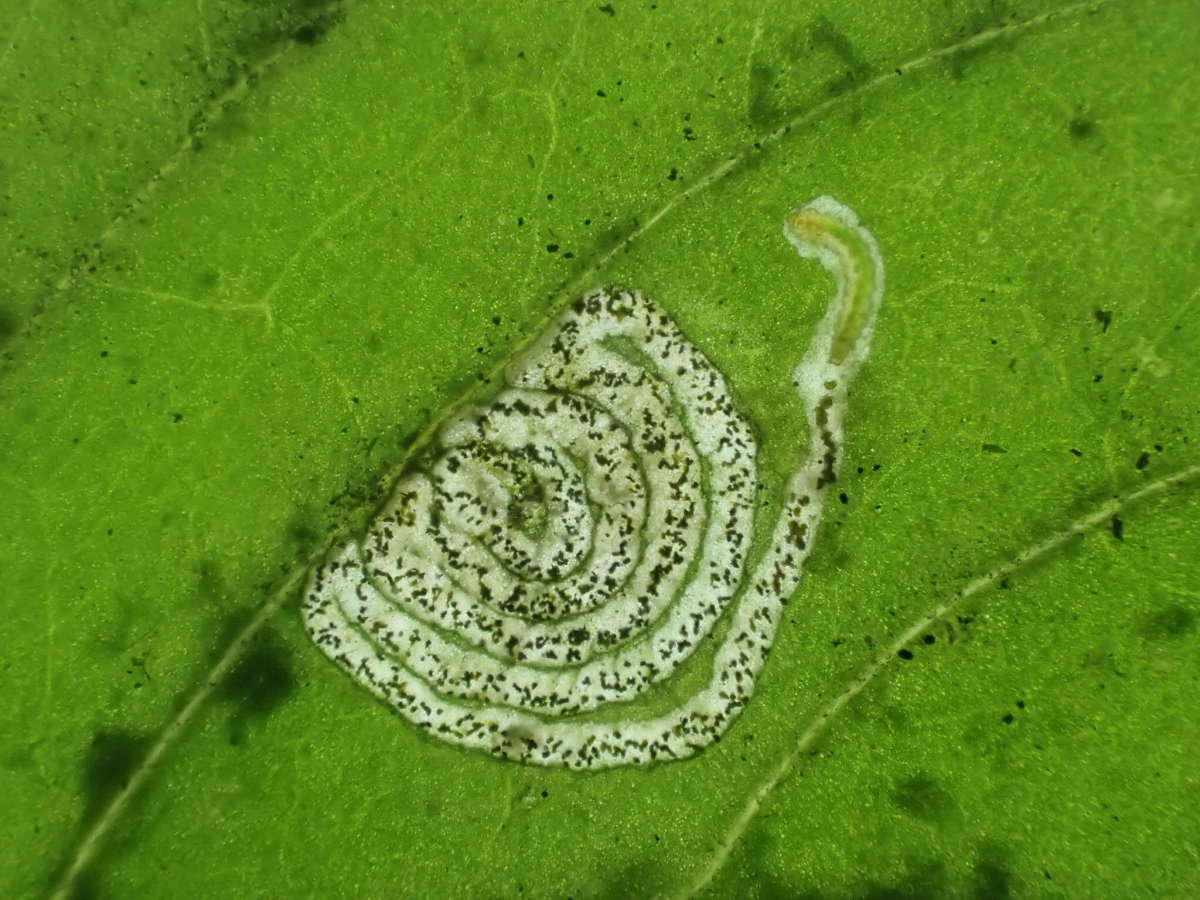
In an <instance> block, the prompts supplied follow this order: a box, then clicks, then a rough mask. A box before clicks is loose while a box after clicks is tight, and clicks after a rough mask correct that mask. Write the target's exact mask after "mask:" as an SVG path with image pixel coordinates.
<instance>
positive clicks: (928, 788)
mask: <svg viewBox="0 0 1200 900" xmlns="http://www.w3.org/2000/svg"><path fill="white" fill-rule="evenodd" d="M892 803H894V804H895V805H896V806H897V807H899V808H900V809H902V810H903V811H904V812H906V813H908V814H909V815H910V816H912V817H914V818H917V819H920V820H921V821H923V822H930V823H932V824H942V823H944V822H946V820H947V819H948V818H949V817H950V815H951V814H952V813H953V812H954V798H953V797H952V796H951V794H950V792H949V791H947V790H946V789H945V788H943V787H942V786H941V784H939V783H938V781H937V780H936V779H935V778H931V777H930V776H929V775H924V774H921V775H914V776H913V777H911V778H906V779H904V780H903V781H899V782H897V783H896V787H895V789H894V790H893V791H892Z"/></svg>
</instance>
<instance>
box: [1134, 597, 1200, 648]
mask: <svg viewBox="0 0 1200 900" xmlns="http://www.w3.org/2000/svg"><path fill="white" fill-rule="evenodd" d="M1198 623H1200V615H1197V613H1196V610H1194V609H1192V608H1191V607H1188V606H1184V605H1183V604H1182V603H1172V604H1169V605H1167V606H1163V607H1161V608H1159V609H1157V610H1155V611H1154V612H1152V613H1151V614H1150V615H1149V616H1147V618H1146V621H1145V622H1144V623H1143V624H1142V629H1141V631H1142V635H1143V636H1145V637H1147V638H1150V639H1151V640H1155V641H1169V640H1175V639H1176V638H1181V637H1184V636H1186V635H1189V634H1194V633H1195V631H1196V628H1197V624H1198Z"/></svg>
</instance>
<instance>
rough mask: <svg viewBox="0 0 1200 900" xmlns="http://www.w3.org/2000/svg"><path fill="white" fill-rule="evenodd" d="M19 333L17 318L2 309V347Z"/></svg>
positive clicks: (0, 310)
mask: <svg viewBox="0 0 1200 900" xmlns="http://www.w3.org/2000/svg"><path fill="white" fill-rule="evenodd" d="M16 333H17V317H16V316H14V315H13V314H12V313H10V312H9V311H8V310H6V309H0V347H3V346H4V345H5V344H7V343H8V342H9V340H10V339H11V338H12V337H13V335H15V334H16Z"/></svg>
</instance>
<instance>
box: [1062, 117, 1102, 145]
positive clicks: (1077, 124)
mask: <svg viewBox="0 0 1200 900" xmlns="http://www.w3.org/2000/svg"><path fill="white" fill-rule="evenodd" d="M1095 133H1096V123H1095V122H1093V121H1092V120H1091V119H1087V118H1084V117H1083V116H1076V117H1075V118H1073V119H1072V120H1071V121H1070V122H1068V123H1067V134H1069V135H1070V136H1071V140H1073V141H1083V140H1087V139H1088V138H1090V137H1091V136H1092V135H1094V134H1095Z"/></svg>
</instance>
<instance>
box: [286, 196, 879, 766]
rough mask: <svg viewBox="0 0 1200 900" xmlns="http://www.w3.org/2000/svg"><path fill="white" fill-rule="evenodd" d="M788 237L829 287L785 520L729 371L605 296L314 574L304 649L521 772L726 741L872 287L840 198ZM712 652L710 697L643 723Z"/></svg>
mask: <svg viewBox="0 0 1200 900" xmlns="http://www.w3.org/2000/svg"><path fill="white" fill-rule="evenodd" d="M785 230H786V233H787V236H788V238H789V240H791V241H792V243H793V244H794V245H795V246H796V247H797V249H798V250H799V251H800V252H801V254H802V255H804V256H812V257H815V258H817V259H819V260H820V261H821V262H822V264H824V265H825V266H826V267H827V268H829V269H830V270H831V271H832V272H833V273H834V275H835V277H836V278H837V281H838V289H837V291H836V293H835V295H834V298H833V300H832V301H831V303H830V306H829V310H828V312H827V313H826V316H825V318H824V319H823V321H822V323H821V325H820V326H819V327H818V328H817V330H816V333H815V335H814V337H813V339H812V342H811V344H810V347H809V350H808V353H807V354H806V355H805V357H804V360H803V362H801V363H800V365H799V367H798V368H797V370H796V376H795V381H796V385H797V388H798V389H799V391H800V393H801V395H802V396H803V398H804V401H805V404H806V407H807V410H808V425H809V434H810V441H809V449H808V452H807V455H806V458H805V459H804V460H803V462H802V463H801V464H800V465H799V467H798V468H797V469H796V470H795V472H794V473H793V474H792V476H791V477H790V478H789V480H788V481H787V484H786V485H785V487H784V489H783V496H782V497H781V498H780V504H779V509H780V512H779V514H778V515H777V516H776V517H774V518H773V519H772V520H771V521H766V522H764V521H761V519H762V518H763V517H762V516H761V515H758V514H756V507H755V502H754V498H755V491H756V489H757V486H758V476H757V469H756V462H755V455H756V446H755V441H754V436H753V432H752V430H751V428H750V427H749V424H748V423H747V422H746V420H745V419H744V418H743V416H742V415H741V414H740V413H739V412H738V410H737V409H736V407H735V405H734V403H733V400H732V399H731V397H730V394H729V391H728V388H727V386H726V382H725V378H724V376H723V375H722V374H721V373H720V372H719V371H718V370H717V369H716V368H715V367H714V366H713V365H712V364H711V363H710V362H709V361H708V359H707V358H706V357H705V356H704V355H703V354H702V353H701V352H700V351H699V350H698V349H696V348H695V347H694V346H693V345H692V344H691V343H690V342H689V341H688V340H687V338H686V337H685V336H684V335H683V334H682V333H681V332H680V331H679V330H678V328H677V327H676V326H675V324H674V323H673V322H672V321H671V319H670V317H669V316H668V315H667V314H666V313H665V312H664V311H663V310H662V309H660V308H659V307H658V306H656V305H655V304H654V303H652V302H651V301H650V300H648V299H646V298H645V297H643V296H642V295H641V294H640V293H638V292H637V291H632V290H620V289H600V290H596V291H593V292H592V293H590V294H588V295H586V296H585V297H583V298H582V299H580V300H579V301H577V302H576V303H575V304H573V305H572V306H571V307H570V308H568V309H567V310H565V311H564V312H562V313H561V314H560V315H559V316H558V317H557V318H556V319H555V320H554V321H553V322H552V323H551V324H550V326H549V327H548V328H547V329H546V331H545V332H544V333H543V334H542V335H541V336H540V337H539V338H538V339H537V340H536V341H534V342H533V343H532V344H531V345H530V346H529V347H528V348H526V349H525V350H523V351H522V352H521V353H520V354H519V355H518V356H517V357H516V358H514V359H513V360H511V361H510V362H509V364H508V365H507V366H506V368H505V372H504V382H505V385H504V387H503V389H501V390H500V391H498V392H497V393H496V395H495V396H494V397H493V398H492V399H491V400H490V401H488V402H487V403H485V404H481V405H478V406H472V407H468V408H466V409H463V410H461V411H459V412H458V413H456V414H455V415H454V416H453V417H452V418H451V419H450V420H449V421H447V422H446V423H445V424H443V425H442V426H441V427H440V429H439V431H438V433H437V435H436V437H435V439H434V441H433V442H432V449H431V451H430V452H428V453H425V454H423V455H422V461H421V463H420V464H419V465H417V464H416V463H414V464H411V465H410V466H409V467H408V468H407V469H406V471H405V473H404V474H403V475H402V476H401V477H400V478H399V480H398V481H397V483H396V485H395V487H394V489H393V491H392V494H391V497H390V499H389V500H388V502H387V503H386V504H385V505H384V507H383V508H382V509H381V510H380V511H379V513H378V514H377V515H376V517H375V519H374V521H373V522H372V524H371V525H370V527H369V528H368V530H367V533H366V534H365V535H363V536H362V537H361V538H359V539H357V540H352V541H350V542H348V543H347V544H345V545H344V546H342V547H340V548H337V549H335V550H334V551H333V553H332V554H331V555H330V557H329V559H328V560H327V561H326V562H325V563H323V564H322V565H320V566H319V567H317V568H316V569H315V571H314V572H313V574H312V576H311V578H310V580H309V584H308V588H307V590H306V595H305V601H304V617H305V623H306V626H307V628H308V630H309V632H310V634H311V635H312V637H313V639H314V641H315V642H316V643H317V645H318V646H319V647H320V648H321V649H322V650H323V651H324V652H325V653H326V654H328V655H329V656H330V657H331V658H332V659H334V660H335V661H336V662H337V663H338V664H339V665H340V666H341V667H342V668H344V669H345V670H346V671H347V672H349V673H350V675H351V676H352V677H354V678H355V679H356V680H358V681H360V682H361V683H362V684H364V685H365V686H366V687H367V688H369V689H370V690H371V691H372V692H373V693H374V694H376V695H377V696H378V697H379V698H380V699H382V700H383V701H384V702H385V703H387V704H388V705H389V706H391V707H392V708H393V709H394V710H396V711H397V712H398V713H400V714H401V715H402V716H404V717H405V718H406V719H408V720H409V721H411V722H413V723H414V724H416V725H417V726H418V727H420V728H422V729H424V730H425V731H427V732H428V733H430V734H431V735H433V736H434V737H437V738H439V739H441V740H444V741H447V742H449V743H452V744H457V745H460V746H464V747H469V748H474V749H478V750H482V751H484V752H487V753H490V754H493V755H495V756H498V757H502V758H506V759H511V760H516V761H519V762H525V763H536V764H542V765H562V766H571V767H575V768H590V767H595V768H599V767H605V766H615V765H623V764H638V763H649V762H654V761H660V760H669V759H681V758H684V757H687V756H690V755H692V754H694V753H696V752H697V751H699V750H701V749H703V748H704V747H706V746H707V745H708V744H710V743H711V742H712V741H713V740H715V739H716V738H717V737H719V736H720V734H721V733H722V732H724V731H725V729H726V728H727V727H728V726H729V724H730V722H732V720H733V719H734V718H735V717H736V716H737V715H738V713H739V712H740V711H741V710H742V708H743V707H744V706H745V705H746V703H747V702H748V701H749V699H750V696H751V695H752V693H753V690H754V683H755V679H756V677H757V675H758V673H759V671H760V670H761V668H762V666H763V664H764V662H765V660H766V657H767V654H768V652H769V650H770V647H771V644H772V642H773V640H774V635H775V630H776V627H777V626H778V623H779V619H780V613H781V610H782V608H783V606H784V604H785V603H786V602H787V601H788V600H789V598H790V597H791V595H792V593H793V592H794V590H795V589H796V587H797V585H798V583H799V580H800V574H801V567H802V563H803V561H804V559H805V557H806V556H807V555H808V552H809V550H810V549H811V546H812V537H813V536H814V535H815V533H816V530H817V525H818V523H819V520H820V515H821V509H822V506H823V500H824V495H825V493H826V492H827V488H828V485H829V484H830V483H831V482H832V481H833V480H834V479H835V478H836V472H837V466H838V463H839V460H840V456H841V445H842V421H843V418H844V415H845V408H846V387H847V385H848V383H849V380H850V378H851V377H852V375H853V373H854V371H855V369H856V368H857V366H858V365H859V363H860V362H861V361H862V359H863V358H864V357H865V355H866V353H867V350H868V348H869V342H870V337H871V331H872V328H873V324H874V318H875V313H876V311H877V310H878V307H879V302H880V298H881V296H882V290H883V263H882V259H881V257H880V255H879V250H878V247H877V246H876V244H875V241H874V238H873V237H872V236H871V235H870V233H869V232H867V231H866V229H864V228H863V227H862V226H861V225H860V224H859V222H858V219H857V217H856V216H855V215H854V213H853V212H852V211H851V210H849V209H848V208H846V207H845V206H842V205H841V204H839V203H837V201H835V200H832V199H831V198H828V197H822V198H818V199H817V200H815V201H813V202H812V203H810V204H808V205H807V206H805V207H801V208H799V209H797V210H795V211H793V212H792V213H791V214H789V216H788V218H787V223H786V226H785ZM756 530H764V531H765V533H766V534H767V535H768V537H767V540H766V541H765V542H762V543H764V544H765V547H766V549H765V550H764V551H763V552H761V553H758V554H757V555H756V558H755V561H754V563H753V565H751V564H750V563H749V562H748V559H749V557H750V555H751V553H750V549H751V546H752V545H754V543H755V541H754V538H755V534H756ZM710 636H711V637H716V638H717V639H719V645H718V646H717V647H716V649H715V651H707V650H706V653H707V658H706V659H704V660H703V663H704V664H705V665H707V666H709V668H710V672H709V675H708V678H707V680H706V682H705V683H702V684H701V685H700V686H699V687H698V688H695V689H693V690H692V691H691V693H690V695H689V696H687V697H683V698H677V699H674V700H672V701H671V703H670V704H664V703H663V701H662V696H663V695H662V692H659V699H658V700H657V701H656V703H655V704H652V707H653V708H652V711H648V712H640V711H639V704H638V702H637V701H638V699H639V698H640V697H642V696H643V695H644V694H645V693H646V692H647V691H650V690H651V689H653V688H655V687H656V686H659V685H662V684H663V683H668V682H670V680H671V679H672V676H674V675H676V674H677V672H678V670H679V669H680V667H681V666H682V665H683V664H684V663H685V662H687V661H688V660H689V658H691V657H692V655H693V651H695V650H696V649H697V647H698V646H699V645H700V644H701V643H703V642H705V641H706V639H708V638H710ZM693 683H695V680H694V679H693V680H692V681H689V684H693ZM667 696H672V695H670V694H668V695H667ZM665 706H669V708H664V707H665Z"/></svg>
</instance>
